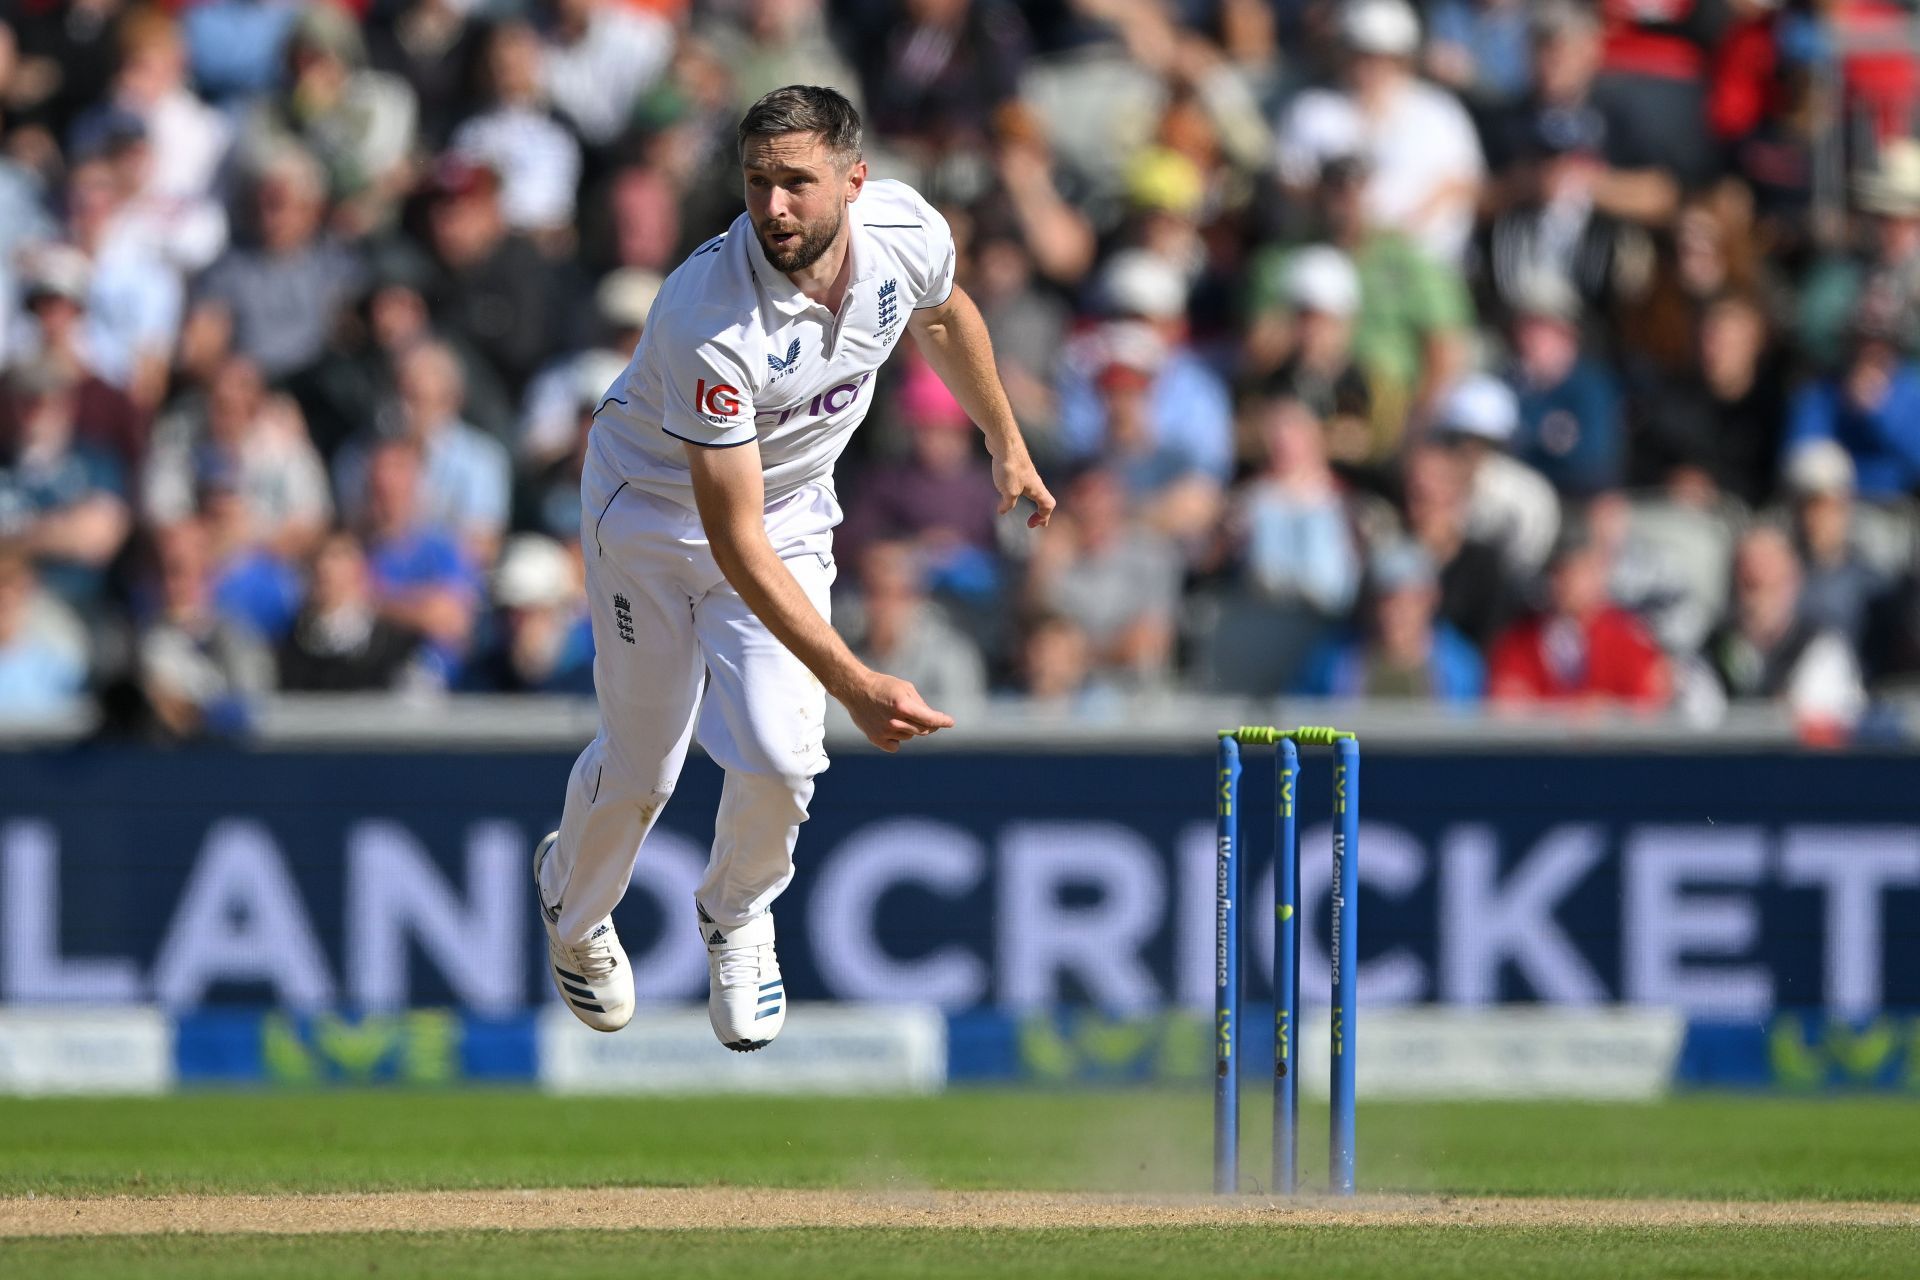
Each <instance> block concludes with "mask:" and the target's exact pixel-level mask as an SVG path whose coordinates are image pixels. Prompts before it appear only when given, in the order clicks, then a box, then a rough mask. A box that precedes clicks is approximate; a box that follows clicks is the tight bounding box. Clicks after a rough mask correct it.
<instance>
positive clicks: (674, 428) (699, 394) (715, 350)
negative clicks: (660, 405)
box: [660, 336, 755, 449]
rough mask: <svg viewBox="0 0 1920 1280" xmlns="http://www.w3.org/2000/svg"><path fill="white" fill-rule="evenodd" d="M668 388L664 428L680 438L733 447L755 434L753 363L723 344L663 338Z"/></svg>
mask: <svg viewBox="0 0 1920 1280" xmlns="http://www.w3.org/2000/svg"><path fill="white" fill-rule="evenodd" d="M663 348H664V352H663V353H664V356H665V360H664V364H665V366H666V379H665V381H666V386H665V387H664V389H663V392H664V394H663V396H662V399H663V401H664V411H663V413H662V417H661V423H660V429H661V430H663V431H665V432H666V433H667V434H668V435H670V436H672V437H674V438H675V439H676V440H685V441H686V442H687V443H689V444H697V445H703V446H705V447H706V448H709V449H729V448H732V447H733V446H735V445H742V444H746V443H748V442H749V441H751V440H753V439H754V438H755V436H754V427H753V384H752V381H751V380H750V379H749V378H748V377H747V366H746V364H745V363H744V362H743V361H742V360H741V359H740V358H739V356H738V355H737V354H736V353H734V352H733V351H730V350H728V349H727V348H726V347H724V346H722V345H721V344H720V343H719V342H716V341H714V340H712V339H708V340H706V341H704V342H692V341H682V340H677V337H673V336H670V337H666V338H665V340H664V342H663Z"/></svg>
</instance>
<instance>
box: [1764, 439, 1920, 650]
mask: <svg viewBox="0 0 1920 1280" xmlns="http://www.w3.org/2000/svg"><path fill="white" fill-rule="evenodd" d="M1785 478H1786V485H1787V494H1788V497H1789V499H1790V500H1791V502H1792V507H1793V534H1794V541H1795V543H1796V545H1797V549H1798V550H1799V552H1800V554H1801V556H1802V557H1804V559H1805V562H1806V565H1805V568H1806V574H1805V577H1806V581H1805V583H1804V585H1803V586H1802V589H1801V596H1800V607H1801V612H1802V613H1804V614H1805V615H1806V618H1807V620H1808V621H1809V622H1811V623H1813V624H1814V625H1816V626H1820V627H1825V628H1830V629H1832V630H1834V631H1838V632H1839V633H1840V634H1841V635H1843V636H1845V637H1846V638H1847V639H1848V640H1849V641H1851V642H1853V643H1855V644H1857V643H1859V641H1860V639H1861V636H1862V635H1863V634H1864V632H1865V629H1866V622H1867V609H1868V607H1869V606H1870V605H1871V604H1872V602H1873V600H1874V598H1875V597H1876V596H1878V595H1880V594H1881V593H1882V592H1884V591H1885V590H1887V589H1888V588H1889V587H1890V586H1892V585H1893V583H1892V578H1893V574H1892V572H1891V571H1890V568H1889V567H1888V566H1885V565H1883V564H1881V563H1879V562H1878V559H1877V558H1876V557H1875V556H1873V555H1872V554H1871V551H1870V549H1869V547H1868V546H1867V545H1866V541H1867V537H1866V535H1867V534H1868V531H1867V530H1866V529H1865V528H1862V527H1861V526H1862V524H1863V523H1864V522H1863V521H1862V520H1861V519H1860V518H1859V516H1860V512H1859V510H1858V508H1857V507H1856V505H1855V503H1854V493H1853V459H1852V458H1851V457H1849V456H1848V454H1847V451H1846V450H1845V449H1843V448H1842V447H1841V446H1840V445H1838V444H1836V443H1834V442H1833V441H1831V440H1810V441H1808V442H1807V443H1806V444H1803V445H1801V446H1800V447H1799V448H1798V449H1796V450H1794V451H1793V453H1792V454H1791V455H1790V456H1789V457H1788V458H1787V465H1786V477H1785ZM1898 527H1899V529H1900V530H1901V531H1902V532H1905V531H1906V525H1905V523H1904V522H1899V523H1898Z"/></svg>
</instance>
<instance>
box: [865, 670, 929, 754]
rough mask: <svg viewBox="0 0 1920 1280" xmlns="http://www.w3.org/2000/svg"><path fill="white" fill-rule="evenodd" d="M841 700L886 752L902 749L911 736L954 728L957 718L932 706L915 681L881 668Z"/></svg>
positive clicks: (866, 732)
mask: <svg viewBox="0 0 1920 1280" xmlns="http://www.w3.org/2000/svg"><path fill="white" fill-rule="evenodd" d="M840 701H841V702H842V703H843V704H844V705H845V706H846V708H847V714H848V715H850V716H852V717H853V723H854V724H855V725H856V726H857V727H858V728H859V730H860V732H862V733H864V734H866V735H867V741H868V742H871V743H872V744H873V745H874V746H876V747H878V748H880V749H881V750H882V751H898V750H899V749H900V744H901V743H903V742H905V741H907V740H908V739H909V738H919V737H923V736H925V735H926V734H929V733H932V732H934V731H935V730H937V729H951V728H953V717H952V716H950V715H948V714H947V713H946V712H944V711H935V710H934V709H933V708H932V707H930V706H928V705H927V701H926V699H925V698H922V697H921V696H920V691H919V690H918V689H916V688H914V687H913V685H912V684H910V683H908V682H907V681H905V680H902V679H900V678H899V677H897V676H889V675H883V674H881V673H880V672H878V671H875V672H873V673H871V675H870V676H869V677H868V678H867V679H866V680H865V681H864V682H862V683H861V685H860V686H859V687H858V688H857V689H855V690H854V691H853V692H851V693H850V694H847V695H845V696H843V697H842V698H841V699H840Z"/></svg>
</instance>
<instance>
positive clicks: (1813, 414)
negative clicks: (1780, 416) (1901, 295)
mask: <svg viewBox="0 0 1920 1280" xmlns="http://www.w3.org/2000/svg"><path fill="white" fill-rule="evenodd" d="M1898 343H1899V334H1898V328H1897V324H1896V323H1895V317H1893V316H1891V315H1883V314H1880V312H1879V311H1878V310H1876V308H1875V307H1874V306H1873V304H1872V302H1871V301H1870V302H1869V303H1868V304H1867V305H1866V306H1865V307H1863V308H1862V309H1861V312H1860V313H1859V314H1858V315H1857V316H1856V317H1855V319H1854V328H1853V342H1852V346H1851V353H1850V355H1849V357H1848V360H1847V362H1846V365H1845V367H1844V368H1843V369H1842V371H1841V373H1840V375H1839V376H1838V377H1834V378H1825V379H1822V380H1821V381H1819V382H1815V383H1812V384H1811V385H1809V386H1806V387H1804V388H1802V389H1801V391H1800V394H1799V395H1798V396H1796V397H1795V398H1794V401H1793V410H1792V414H1791V416H1790V418H1789V419H1788V423H1787V444H1786V448H1785V449H1784V450H1783V451H1782V453H1783V456H1785V457H1792V456H1794V455H1795V454H1796V453H1797V451H1798V450H1799V449H1800V448H1801V447H1803V446H1804V445H1806V444H1807V443H1808V442H1809V441H1813V440H1833V441H1836V442H1837V443H1838V444H1839V445H1840V446H1841V447H1842V448H1843V449H1845V450H1846V451H1847V453H1848V455H1849V456H1850V457H1852V459H1853V468H1854V477H1855V484H1856V489H1857V492H1858V493H1859V494H1860V496H1861V497H1863V498H1898V497H1902V496H1904V495H1906V494H1909V493H1912V492H1913V491H1914V490H1915V489H1916V488H1920V367H1916V366H1915V365H1914V363H1913V361H1911V360H1909V359H1907V358H1906V356H1905V355H1904V354H1903V353H1902V352H1901V349H1900V347H1899V345H1898Z"/></svg>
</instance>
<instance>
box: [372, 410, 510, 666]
mask: <svg viewBox="0 0 1920 1280" xmlns="http://www.w3.org/2000/svg"><path fill="white" fill-rule="evenodd" d="M421 465H422V464H421V453H420V446H419V445H418V444H416V443H415V442H414V441H413V440H412V439H410V438H408V437H404V436H401V437H394V438H392V439H387V440H382V441H380V442H379V443H377V444H375V445H374V446H373V448H372V450H371V451H370V452H369V453H368V455H367V460H366V501H365V511H366V518H365V522H364V530H365V537H366V547H367V564H368V567H369V569H370V570H371V571H372V576H373V589H374V598H375V600H376V602H377V604H378V607H379V610H380V614H381V616H382V617H384V618H386V619H387V621H389V622H391V623H394V624H396V625H398V626H399V627H401V628H403V629H405V630H408V631H412V632H415V633H417V634H419V635H422V636H424V637H426V639H427V643H428V654H427V656H428V657H429V658H430V660H431V664H432V667H433V669H434V671H435V673H436V674H437V675H438V676H439V677H440V678H441V679H442V680H443V681H444V682H445V683H448V684H451V683H453V681H454V680H455V679H456V678H457V677H458V675H459V674H460V670H461V667H462V664H463V663H464V661H465V658H466V654H467V651H468V649H469V647H470V646H471V643H472V639H473V626H474V620H475V616H476V614H477V612H478V609H479V604H480V598H481V594H482V581H481V576H480V574H479V573H478V572H477V571H476V570H475V568H474V565H473V562H472V560H470V559H469V558H468V557H467V554H466V552H465V551H464V550H463V549H462V547H461V545H460V540H459V539H458V538H456V537H455V536H454V534H453V531H452V530H450V529H448V528H446V527H445V526H444V525H440V524H437V523H435V522H434V521H433V520H432V518H431V517H430V516H429V515H428V514H427V513H426V512H425V511H424V510H423V504H422V488H423V484H422V472H421Z"/></svg>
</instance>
